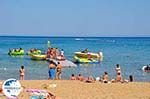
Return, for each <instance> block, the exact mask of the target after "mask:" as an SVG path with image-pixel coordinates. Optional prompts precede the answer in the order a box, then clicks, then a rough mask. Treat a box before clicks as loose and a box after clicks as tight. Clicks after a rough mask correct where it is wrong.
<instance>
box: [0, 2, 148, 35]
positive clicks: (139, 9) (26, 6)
mask: <svg viewBox="0 0 150 99" xmlns="http://www.w3.org/2000/svg"><path fill="white" fill-rule="evenodd" d="M0 35H36V36H150V0H0Z"/></svg>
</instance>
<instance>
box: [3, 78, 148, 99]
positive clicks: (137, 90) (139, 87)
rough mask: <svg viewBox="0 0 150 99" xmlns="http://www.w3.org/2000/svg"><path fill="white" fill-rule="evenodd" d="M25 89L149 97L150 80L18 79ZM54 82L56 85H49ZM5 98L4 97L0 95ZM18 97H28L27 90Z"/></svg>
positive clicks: (73, 96)
mask: <svg viewBox="0 0 150 99" xmlns="http://www.w3.org/2000/svg"><path fill="white" fill-rule="evenodd" d="M20 82H21V84H22V86H23V87H24V88H26V89H30V88H36V89H45V85H49V87H47V89H45V90H49V91H50V92H51V93H53V94H54V95H56V96H58V97H60V98H61V99H150V82H147V83H145V82H133V83H111V84H104V83H100V82H95V83H84V82H80V81H70V80H61V81H60V80H25V81H20ZM53 84H56V85H57V86H56V87H53V86H51V85H53ZM0 99H6V97H0ZM19 99H29V94H28V93H27V92H22V93H21V94H20V95H19Z"/></svg>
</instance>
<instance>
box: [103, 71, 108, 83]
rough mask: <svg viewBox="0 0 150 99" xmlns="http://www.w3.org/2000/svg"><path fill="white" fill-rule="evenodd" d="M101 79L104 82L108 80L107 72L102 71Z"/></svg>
mask: <svg viewBox="0 0 150 99" xmlns="http://www.w3.org/2000/svg"><path fill="white" fill-rule="evenodd" d="M102 81H103V82H104V83H108V81H109V76H108V73H107V72H104V75H103V78H102Z"/></svg>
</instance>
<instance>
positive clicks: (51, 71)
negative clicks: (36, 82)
mask: <svg viewBox="0 0 150 99" xmlns="http://www.w3.org/2000/svg"><path fill="white" fill-rule="evenodd" d="M55 68H56V66H55V64H54V62H53V61H50V64H49V66H48V69H49V71H48V73H49V78H48V79H53V80H54V79H55Z"/></svg>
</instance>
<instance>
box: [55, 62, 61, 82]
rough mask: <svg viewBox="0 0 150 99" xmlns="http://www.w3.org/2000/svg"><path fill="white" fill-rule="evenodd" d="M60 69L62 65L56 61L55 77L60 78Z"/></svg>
mask: <svg viewBox="0 0 150 99" xmlns="http://www.w3.org/2000/svg"><path fill="white" fill-rule="evenodd" d="M61 71H62V66H61V64H60V62H58V64H57V67H56V79H57V80H61Z"/></svg>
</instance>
